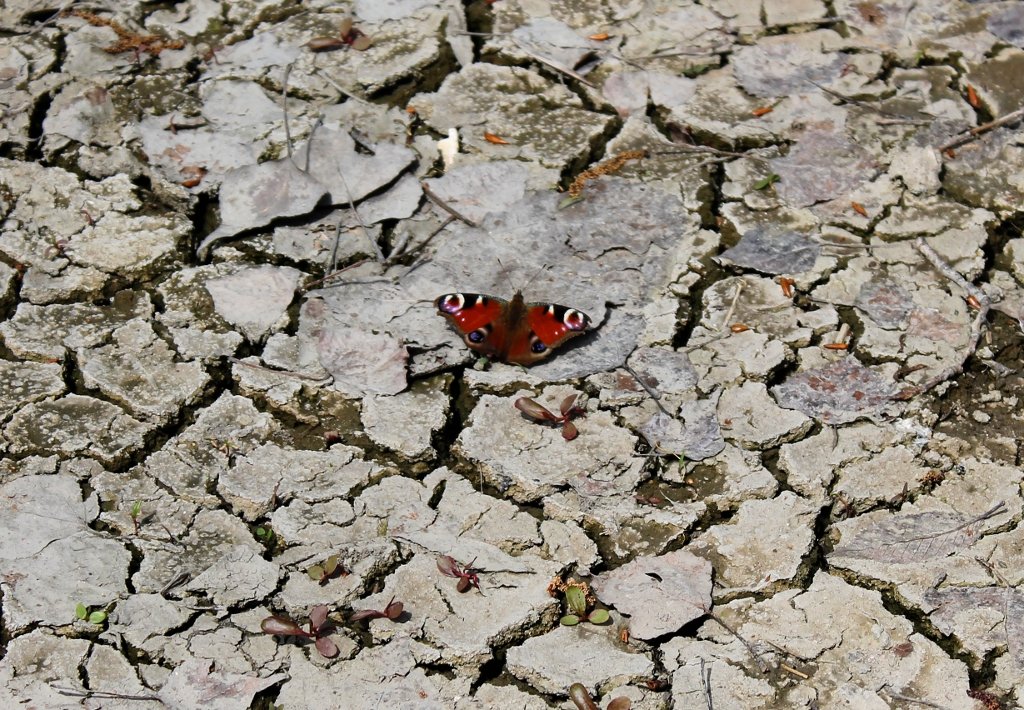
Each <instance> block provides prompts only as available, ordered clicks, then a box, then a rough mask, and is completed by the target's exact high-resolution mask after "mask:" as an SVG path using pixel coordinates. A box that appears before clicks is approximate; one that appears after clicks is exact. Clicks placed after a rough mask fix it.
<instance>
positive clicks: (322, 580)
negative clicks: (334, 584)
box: [306, 555, 345, 587]
mask: <svg viewBox="0 0 1024 710" xmlns="http://www.w3.org/2000/svg"><path fill="white" fill-rule="evenodd" d="M306 574H308V575H309V576H310V577H311V578H312V579H313V580H314V581H315V582H317V583H319V584H320V586H321V587H323V586H324V585H326V584H327V582H329V581H330V580H332V579H334V578H335V577H340V576H342V575H343V574H345V570H344V569H343V568H342V566H341V565H340V564H339V563H338V556H337V555H331V556H330V557H328V558H327V559H326V560H324V561H323V562H321V563H320V564H318V565H313V566H312V567H310V568H309V569H307V570H306Z"/></svg>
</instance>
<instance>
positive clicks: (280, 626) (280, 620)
mask: <svg viewBox="0 0 1024 710" xmlns="http://www.w3.org/2000/svg"><path fill="white" fill-rule="evenodd" d="M260 630H262V631H263V633H265V634H271V635H273V636H305V637H307V638H308V637H309V636H310V634H309V632H307V631H305V630H304V629H302V628H301V627H300V626H299V625H298V624H296V623H295V622H294V621H292V620H291V619H289V618H288V617H287V616H268V617H267V618H266V619H264V620H263V621H261V622H260Z"/></svg>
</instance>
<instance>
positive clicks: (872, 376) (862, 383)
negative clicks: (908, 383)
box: [772, 357, 896, 424]
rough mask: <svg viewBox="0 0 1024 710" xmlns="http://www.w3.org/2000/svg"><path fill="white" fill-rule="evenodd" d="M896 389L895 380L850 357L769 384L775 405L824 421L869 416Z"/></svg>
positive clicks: (829, 421)
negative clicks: (773, 384) (888, 378)
mask: <svg viewBox="0 0 1024 710" xmlns="http://www.w3.org/2000/svg"><path fill="white" fill-rule="evenodd" d="M895 393H896V387H895V384H894V383H893V382H892V381H891V380H885V379H883V378H882V376H881V375H879V374H877V373H876V372H875V371H874V370H871V369H869V368H867V367H864V366H863V365H861V364H860V362H858V361H857V359H856V358H854V357H844V358H843V359H841V360H838V361H836V362H834V363H832V364H830V365H826V366H825V367H819V368H816V369H813V370H805V371H804V372H798V373H797V374H795V375H792V376H790V377H789V378H787V379H786V381H785V382H783V383H782V384H779V385H776V386H775V387H773V388H772V394H773V395H774V396H775V401H777V402H778V403H779V406H781V407H786V408H787V409H796V410H797V411H800V412H803V413H804V414H806V415H807V416H810V417H814V418H815V419H818V420H820V421H822V422H825V423H828V424H847V423H849V422H852V421H854V420H856V419H861V418H868V419H873V418H875V417H877V416H878V415H880V414H881V412H882V409H883V408H884V407H885V406H886V405H887V404H888V403H889V402H890V401H891V399H892V396H893V395H894V394H895Z"/></svg>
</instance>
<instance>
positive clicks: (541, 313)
mask: <svg viewBox="0 0 1024 710" xmlns="http://www.w3.org/2000/svg"><path fill="white" fill-rule="evenodd" d="M524 308H525V310H524V316H523V323H524V325H525V327H523V328H519V329H517V330H515V331H514V332H513V337H512V340H511V342H510V343H509V347H508V354H507V355H506V357H505V359H506V361H508V362H513V363H516V364H518V365H533V364H534V363H536V362H539V361H541V360H543V359H544V358H546V357H548V356H549V355H550V354H551V352H552V351H553V350H554V349H555V348H557V347H558V346H560V345H561V344H562V343H564V342H565V341H566V340H569V339H570V338H574V337H576V336H577V335H583V334H584V333H585V332H587V330H589V329H590V326H591V320H590V316H588V315H587V314H586V313H584V312H583V311H578V310H576V309H575V308H569V307H568V306H560V305H558V304H557V303H528V304H526V305H525V307H524Z"/></svg>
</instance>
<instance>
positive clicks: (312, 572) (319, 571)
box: [306, 565, 325, 582]
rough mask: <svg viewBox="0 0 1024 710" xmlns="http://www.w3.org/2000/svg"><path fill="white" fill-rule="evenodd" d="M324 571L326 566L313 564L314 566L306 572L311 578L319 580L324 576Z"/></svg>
mask: <svg viewBox="0 0 1024 710" xmlns="http://www.w3.org/2000/svg"><path fill="white" fill-rule="evenodd" d="M324 572H325V570H324V568H323V567H321V566H320V565H313V566H312V567H310V568H309V569H307V570H306V574H308V575H309V577H310V579H315V580H316V581H317V582H319V581H320V580H322V579H323V578H324V576H325V575H324Z"/></svg>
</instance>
